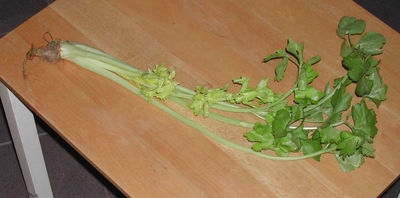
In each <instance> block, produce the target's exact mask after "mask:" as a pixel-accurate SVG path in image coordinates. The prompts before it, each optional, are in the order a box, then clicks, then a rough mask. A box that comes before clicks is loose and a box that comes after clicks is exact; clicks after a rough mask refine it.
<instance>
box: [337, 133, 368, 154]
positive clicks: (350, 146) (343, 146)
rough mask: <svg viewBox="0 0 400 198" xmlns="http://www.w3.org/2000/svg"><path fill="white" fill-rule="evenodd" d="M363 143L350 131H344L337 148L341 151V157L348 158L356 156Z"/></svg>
mask: <svg viewBox="0 0 400 198" xmlns="http://www.w3.org/2000/svg"><path fill="white" fill-rule="evenodd" d="M362 143H363V140H362V138H361V137H359V136H357V135H354V134H352V133H350V132H348V131H342V132H341V133H340V140H339V142H338V145H337V147H336V148H337V149H338V150H340V152H339V154H340V155H342V156H348V155H352V154H354V153H355V152H356V150H357V149H358V148H359V147H360V146H361V144H362Z"/></svg>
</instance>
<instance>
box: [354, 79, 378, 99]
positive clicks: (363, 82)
mask: <svg viewBox="0 0 400 198" xmlns="http://www.w3.org/2000/svg"><path fill="white" fill-rule="evenodd" d="M373 84H374V82H373V81H372V80H369V79H368V78H365V77H363V78H361V79H360V80H359V81H358V83H357V86H356V95H357V96H359V97H362V96H364V95H367V94H369V93H371V90H372V86H373Z"/></svg>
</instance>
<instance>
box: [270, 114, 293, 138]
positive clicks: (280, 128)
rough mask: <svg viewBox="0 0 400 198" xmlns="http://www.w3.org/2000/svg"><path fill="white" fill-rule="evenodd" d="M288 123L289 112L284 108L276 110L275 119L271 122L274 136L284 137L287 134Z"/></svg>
mask: <svg viewBox="0 0 400 198" xmlns="http://www.w3.org/2000/svg"><path fill="white" fill-rule="evenodd" d="M289 123H290V113H289V111H288V110H286V109H282V110H279V111H278V112H276V115H275V119H274V121H273V122H272V130H273V134H274V136H275V137H277V138H279V137H284V136H286V134H287V130H286V129H287V127H288V125H289Z"/></svg>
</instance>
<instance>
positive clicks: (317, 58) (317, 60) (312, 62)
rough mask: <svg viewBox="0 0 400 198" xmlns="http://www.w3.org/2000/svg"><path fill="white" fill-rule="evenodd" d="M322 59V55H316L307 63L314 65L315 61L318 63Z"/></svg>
mask: <svg viewBox="0 0 400 198" xmlns="http://www.w3.org/2000/svg"><path fill="white" fill-rule="evenodd" d="M320 60H321V56H314V57H312V58H310V59H308V60H307V61H306V64H308V65H314V64H315V63H318V62H319V61H320Z"/></svg>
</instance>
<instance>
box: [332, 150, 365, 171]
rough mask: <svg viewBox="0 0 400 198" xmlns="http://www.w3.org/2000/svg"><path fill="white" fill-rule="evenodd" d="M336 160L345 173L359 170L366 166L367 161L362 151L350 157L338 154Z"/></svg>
mask: <svg viewBox="0 0 400 198" xmlns="http://www.w3.org/2000/svg"><path fill="white" fill-rule="evenodd" d="M336 160H337V162H338V163H339V166H340V168H341V169H342V170H343V171H344V172H350V171H353V170H355V169H356V168H359V167H360V166H361V165H362V164H364V162H365V160H364V157H363V155H362V154H361V152H360V151H357V152H354V154H352V155H350V156H341V155H339V154H336Z"/></svg>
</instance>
